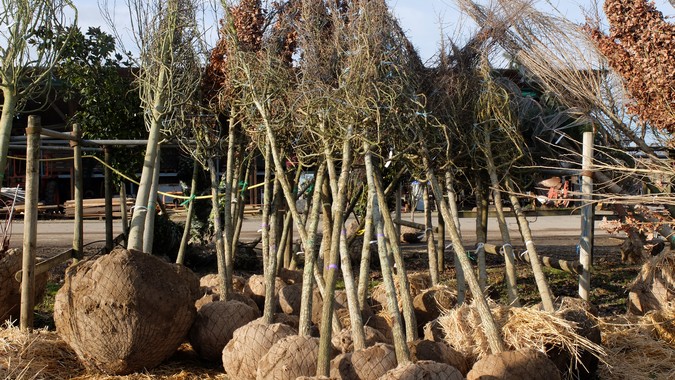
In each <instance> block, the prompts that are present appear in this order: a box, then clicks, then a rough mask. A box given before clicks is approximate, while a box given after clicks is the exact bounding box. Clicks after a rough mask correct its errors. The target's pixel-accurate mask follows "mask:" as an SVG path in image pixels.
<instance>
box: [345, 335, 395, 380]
mask: <svg viewBox="0 0 675 380" xmlns="http://www.w3.org/2000/svg"><path fill="white" fill-rule="evenodd" d="M351 360H352V366H353V367H354V372H356V375H357V376H358V379H362V380H375V379H378V378H379V377H380V376H382V375H384V374H385V373H387V371H389V370H391V369H393V368H395V367H396V364H397V362H396V351H394V347H393V346H391V345H389V344H384V343H375V344H374V345H372V346H370V347H366V348H364V349H363V350H356V351H354V352H353V353H352V356H351Z"/></svg>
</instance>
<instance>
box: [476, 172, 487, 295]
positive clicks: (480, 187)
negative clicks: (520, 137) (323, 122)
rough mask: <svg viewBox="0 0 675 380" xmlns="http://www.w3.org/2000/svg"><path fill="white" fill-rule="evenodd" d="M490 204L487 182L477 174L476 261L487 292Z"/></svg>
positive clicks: (479, 279)
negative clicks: (486, 248)
mask: <svg viewBox="0 0 675 380" xmlns="http://www.w3.org/2000/svg"><path fill="white" fill-rule="evenodd" d="M488 213H489V202H488V197H487V194H486V189H485V182H483V178H482V177H481V175H480V173H477V174H476V246H477V248H476V259H477V260H478V283H479V284H480V288H481V289H483V290H485V287H486V286H487V268H486V265H485V249H483V245H484V244H485V243H487V228H488Z"/></svg>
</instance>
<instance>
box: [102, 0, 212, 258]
mask: <svg viewBox="0 0 675 380" xmlns="http://www.w3.org/2000/svg"><path fill="white" fill-rule="evenodd" d="M127 5H128V8H129V12H130V14H131V20H132V24H133V25H132V27H133V32H134V37H135V39H136V43H137V45H138V48H139V51H140V58H139V73H138V77H137V83H138V87H139V90H140V99H141V107H142V108H143V110H144V117H145V125H146V128H147V129H148V131H149V135H148V144H147V147H146V152H145V158H144V161H143V171H142V172H141V181H140V186H139V189H138V193H137V194H136V204H135V206H134V212H133V214H132V217H131V224H130V229H129V239H128V240H129V242H128V248H129V249H130V250H135V251H143V250H144V245H143V234H144V230H145V228H146V226H145V224H146V216H147V214H148V212H154V202H150V201H151V200H152V199H154V198H155V197H156V194H151V188H152V181H153V177H154V171H155V170H158V168H156V166H155V163H156V161H157V160H156V157H157V152H158V147H159V143H160V139H161V137H162V134H164V133H166V134H169V135H170V134H171V129H172V128H180V127H184V125H182V124H181V120H182V118H181V117H180V114H181V111H182V110H183V109H182V107H183V106H185V105H186V103H187V102H188V101H189V100H190V99H192V98H193V96H194V95H195V93H196V92H197V90H198V89H199V86H200V83H201V71H202V69H201V66H200V56H199V49H198V46H197V45H198V42H199V38H198V37H199V36H200V32H199V31H198V30H197V24H196V11H197V2H196V1H192V0H170V1H168V2H163V1H151V2H144V1H140V0H128V2H127ZM104 8H105V6H104ZM108 19H109V20H108V21H109V23H111V24H113V21H112V18H110V17H109V16H108ZM113 26H114V25H113ZM148 208H151V210H148Z"/></svg>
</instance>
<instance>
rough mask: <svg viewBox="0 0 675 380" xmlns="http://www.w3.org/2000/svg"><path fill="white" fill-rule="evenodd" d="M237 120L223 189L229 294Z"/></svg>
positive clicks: (231, 122) (229, 288)
mask: <svg viewBox="0 0 675 380" xmlns="http://www.w3.org/2000/svg"><path fill="white" fill-rule="evenodd" d="M235 120H236V118H235V117H232V116H231V117H230V120H229V123H228V125H229V128H228V137H227V163H226V164H225V188H224V189H223V199H224V200H225V207H224V208H223V231H224V232H223V233H224V236H223V239H224V245H223V249H224V254H225V273H226V275H225V281H226V283H225V286H227V291H228V293H231V292H232V270H233V265H232V263H233V262H234V247H236V242H234V241H232V237H233V236H234V226H233V225H232V181H233V180H234V170H235V163H234V153H235V150H236V149H237V146H236V141H235V140H236V135H237V133H236V129H237V127H236V121H235Z"/></svg>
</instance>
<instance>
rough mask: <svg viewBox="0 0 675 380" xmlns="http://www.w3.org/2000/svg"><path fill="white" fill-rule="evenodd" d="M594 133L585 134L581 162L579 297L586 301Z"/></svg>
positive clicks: (591, 207)
mask: <svg viewBox="0 0 675 380" xmlns="http://www.w3.org/2000/svg"><path fill="white" fill-rule="evenodd" d="M593 137H594V133H593V131H587V132H584V138H583V153H582V154H583V156H582V162H581V166H582V168H581V192H582V200H583V206H582V209H581V238H580V240H579V261H580V262H581V265H582V266H583V271H582V273H581V275H579V296H580V297H581V298H583V299H585V300H586V301H588V299H589V293H590V290H591V273H590V270H591V266H592V264H593Z"/></svg>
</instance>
